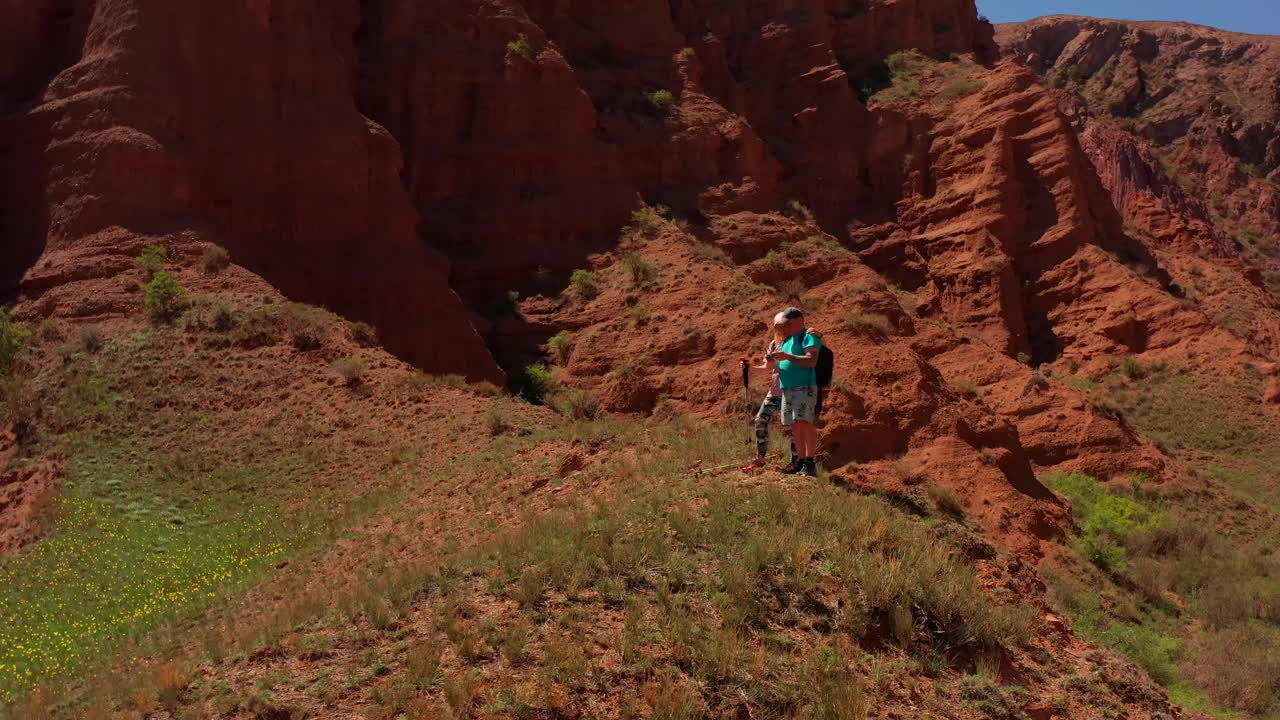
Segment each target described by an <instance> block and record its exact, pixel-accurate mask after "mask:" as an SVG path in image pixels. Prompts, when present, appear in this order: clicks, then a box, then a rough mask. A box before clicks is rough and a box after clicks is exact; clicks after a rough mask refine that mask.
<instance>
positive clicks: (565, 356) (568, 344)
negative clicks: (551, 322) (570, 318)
mask: <svg viewBox="0 0 1280 720" xmlns="http://www.w3.org/2000/svg"><path fill="white" fill-rule="evenodd" d="M547 345H548V346H550V347H551V349H552V350H553V351H555V354H556V358H558V359H559V360H560V362H562V363H563V362H567V361H568V360H569V354H570V353H572V352H573V334H572V333H570V332H569V331H568V330H561V331H560V332H558V333H556V334H555V335H552V336H551V339H550V340H548V341H547Z"/></svg>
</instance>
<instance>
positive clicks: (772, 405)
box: [756, 396, 796, 460]
mask: <svg viewBox="0 0 1280 720" xmlns="http://www.w3.org/2000/svg"><path fill="white" fill-rule="evenodd" d="M781 409H782V396H778V397H766V398H765V399H764V402H762V403H760V412H757V413H756V454H757V455H759V456H760V458H761V459H762V460H763V459H764V457H765V456H766V455H768V454H769V423H771V422H773V416H774V415H777V414H778V411H779V410H781ZM795 456H796V440H795V438H794V437H792V438H791V457H792V458H794V457H795Z"/></svg>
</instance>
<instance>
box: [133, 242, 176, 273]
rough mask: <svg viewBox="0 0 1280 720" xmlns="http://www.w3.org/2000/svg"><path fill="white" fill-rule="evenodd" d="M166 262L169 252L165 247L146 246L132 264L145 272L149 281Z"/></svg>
mask: <svg viewBox="0 0 1280 720" xmlns="http://www.w3.org/2000/svg"><path fill="white" fill-rule="evenodd" d="M168 260H169V251H168V250H167V249H166V248H165V246H163V245H148V246H147V247H146V248H144V249H143V251H142V254H140V255H138V257H136V258H134V261H133V264H134V265H137V266H138V267H140V268H142V269H143V270H145V271H147V278H148V279H150V278H151V277H153V276H154V275H155V274H156V273H158V272H160V271H161V270H163V269H164V264H165V263H166V262H167V261H168Z"/></svg>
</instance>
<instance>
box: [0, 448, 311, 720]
mask: <svg viewBox="0 0 1280 720" xmlns="http://www.w3.org/2000/svg"><path fill="white" fill-rule="evenodd" d="M84 472H85V470H84V469H83V468H81V469H78V470H77V471H76V472H74V473H73V474H72V478H71V483H72V486H73V487H74V486H75V483H76V481H77V476H78V475H80V474H82V473H84ZM90 472H93V471H90ZM53 509H54V513H55V517H56V521H55V523H54V526H53V529H52V533H51V535H50V537H49V538H48V539H47V540H45V541H43V542H41V543H40V544H38V545H37V546H36V547H35V549H34V550H33V551H32V552H29V553H26V554H24V555H22V556H20V557H18V558H17V559H15V560H11V561H9V562H7V563H5V564H4V565H2V566H0V702H8V701H11V700H13V699H15V698H16V697H18V696H19V694H20V693H22V692H24V691H25V690H26V689H27V688H28V687H29V686H30V685H31V684H32V683H33V682H34V681H36V680H37V679H43V678H47V677H48V676H50V675H58V674H62V673H66V672H69V671H73V670H76V669H78V667H79V665H80V663H81V661H83V660H84V659H85V658H89V657H92V656H93V655H95V654H96V653H98V652H100V651H102V650H103V649H105V648H107V647H109V646H110V644H111V643H112V642H113V641H118V640H121V639H123V638H125V637H127V636H129V635H131V634H134V633H137V632H138V631H140V630H142V629H145V628H146V627H149V626H152V625H154V624H155V623H156V622H157V621H159V620H161V619H164V618H166V617H170V616H171V615H172V614H173V613H175V612H178V611H180V610H182V609H189V608H194V607H197V606H199V605H202V604H204V603H205V602H207V601H208V600H209V599H211V598H214V597H217V596H220V595H221V594H222V593H225V592H227V591H229V590H232V589H234V588H235V587H237V586H241V585H243V583H244V582H245V581H247V580H249V579H250V578H251V577H253V575H254V574H255V572H256V571H257V570H259V569H261V568H262V567H263V565H264V564H265V563H267V562H270V561H272V560H274V559H276V558H278V557H280V556H281V555H282V554H283V553H284V551H285V544H286V543H288V542H291V539H292V538H293V537H296V535H295V533H294V532H291V531H290V530H289V528H287V526H285V525H282V524H281V523H280V522H279V521H278V518H276V517H275V516H274V515H273V514H272V513H269V512H266V511H265V509H264V510H252V509H245V508H232V507H230V506H229V503H228V502H227V501H226V500H220V499H211V500H210V501H209V502H207V503H200V504H194V505H185V506H177V505H174V504H170V503H167V502H166V501H165V500H164V499H159V500H158V501H157V500H153V501H152V502H147V501H146V499H143V498H137V499H133V500H130V501H129V502H128V504H126V505H124V507H119V506H117V505H114V504H111V503H107V502H103V501H102V500H100V499H98V498H96V497H94V496H93V495H92V494H90V493H87V492H84V491H81V490H78V489H73V490H70V491H66V492H64V493H63V494H62V495H61V496H60V497H59V498H58V500H57V501H56V503H55V505H54V508H53Z"/></svg>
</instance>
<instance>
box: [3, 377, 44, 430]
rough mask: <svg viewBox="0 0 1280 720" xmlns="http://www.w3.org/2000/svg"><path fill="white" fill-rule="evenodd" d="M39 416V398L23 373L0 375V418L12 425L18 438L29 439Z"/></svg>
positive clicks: (29, 379) (29, 380)
mask: <svg viewBox="0 0 1280 720" xmlns="http://www.w3.org/2000/svg"><path fill="white" fill-rule="evenodd" d="M39 416H40V398H39V396H38V395H36V390H35V387H34V386H33V385H32V383H31V378H30V377H29V376H28V375H27V374H26V373H23V372H14V373H11V374H9V375H0V418H3V419H5V420H8V421H9V422H11V423H13V426H14V429H15V430H16V432H17V434H18V437H19V438H20V439H21V438H27V437H30V436H31V435H32V434H33V433H34V431H35V427H36V419H37V418H38V417H39Z"/></svg>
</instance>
